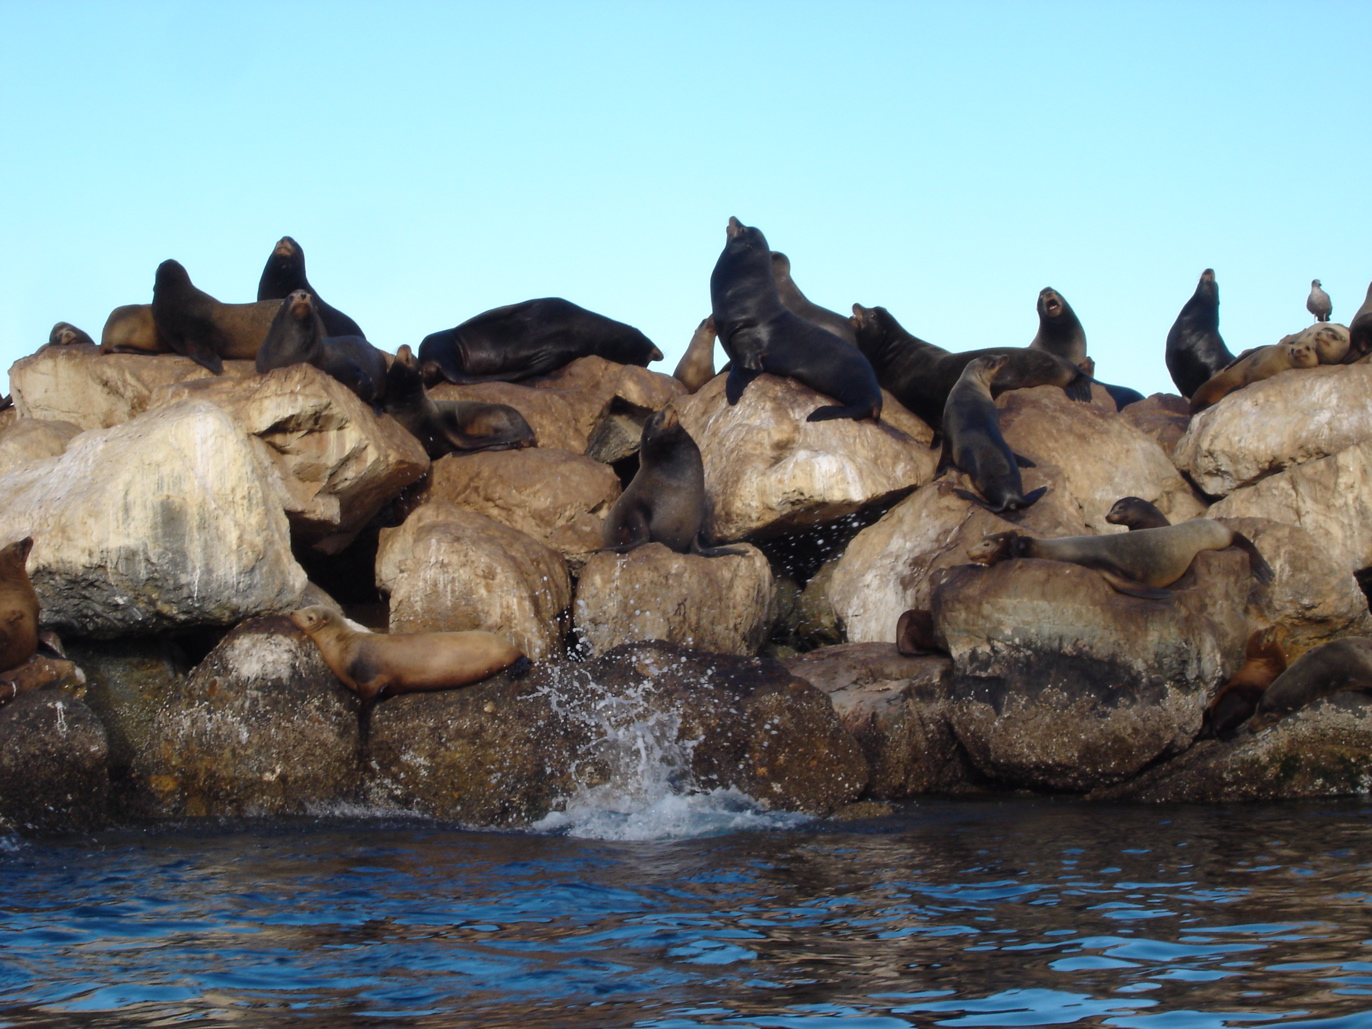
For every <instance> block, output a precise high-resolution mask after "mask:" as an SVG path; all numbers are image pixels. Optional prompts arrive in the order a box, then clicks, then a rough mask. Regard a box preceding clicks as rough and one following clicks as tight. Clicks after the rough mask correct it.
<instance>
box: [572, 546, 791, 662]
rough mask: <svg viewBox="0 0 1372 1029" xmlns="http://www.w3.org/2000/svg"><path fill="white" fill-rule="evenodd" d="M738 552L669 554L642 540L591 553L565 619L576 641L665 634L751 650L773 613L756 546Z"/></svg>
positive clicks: (766, 571)
mask: <svg viewBox="0 0 1372 1029" xmlns="http://www.w3.org/2000/svg"><path fill="white" fill-rule="evenodd" d="M731 549H735V550H739V551H741V552H742V553H741V554H739V555H725V556H720V557H701V556H700V555H698V554H677V553H674V552H673V551H671V550H669V549H668V548H667V547H665V546H663V545H662V544H661V543H649V544H647V545H645V546H641V547H638V548H637V549H635V550H633V551H630V552H629V553H627V554H610V553H599V554H593V555H591V557H590V559H589V560H588V561H587V562H586V565H585V567H583V568H582V570H581V577H580V579H579V580H578V582H577V588H576V603H575V605H574V608H573V623H574V626H575V629H576V633H577V635H578V636H579V637H580V640H581V643H582V646H584V647H585V648H586V649H587V650H588V652H589V653H592V654H603V653H605V652H606V651H608V650H609V649H610V648H612V647H616V646H618V645H619V644H621V643H632V642H635V641H638V640H665V641H667V642H669V643H677V644H680V645H682V646H687V647H693V648H695V649H696V650H705V651H712V652H717V653H721V654H756V653H757V651H758V648H759V647H761V646H762V643H763V641H764V640H765V639H766V638H767V630H768V629H769V628H770V627H771V624H772V616H773V597H772V569H771V566H770V565H769V564H768V563H767V558H766V557H764V556H763V554H762V552H761V551H760V550H758V549H757V548H756V547H753V546H750V545H748V544H746V543H742V544H734V545H733V546H732V548H731Z"/></svg>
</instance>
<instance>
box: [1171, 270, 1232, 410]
mask: <svg viewBox="0 0 1372 1029" xmlns="http://www.w3.org/2000/svg"><path fill="white" fill-rule="evenodd" d="M1164 356H1165V358H1166V361H1167V371H1168V373H1169V374H1170V375H1171V376H1172V381H1173V382H1174V383H1176V386H1177V389H1178V390H1179V391H1180V392H1181V395H1182V396H1184V397H1187V398H1188V399H1189V398H1190V397H1191V395H1192V394H1193V393H1195V392H1196V390H1198V389H1200V387H1201V386H1202V385H1203V384H1204V383H1205V380H1206V379H1208V378H1210V376H1212V375H1214V374H1215V373H1216V372H1219V371H1221V370H1223V369H1224V366H1225V365H1227V364H1229V363H1230V362H1232V361H1233V360H1234V355H1233V354H1231V353H1230V352H1229V348H1228V347H1226V346H1225V345H1224V340H1223V339H1222V338H1221V337H1220V288H1219V285H1218V284H1217V283H1216V282H1215V271H1214V269H1213V268H1207V269H1205V271H1203V272H1202V273H1201V277H1200V282H1198V283H1197V284H1196V292H1195V293H1194V294H1192V296H1191V299H1190V300H1188V301H1187V302H1186V303H1185V304H1184V305H1182V309H1181V313H1180V314H1178V315H1177V320H1176V321H1175V322H1173V323H1172V328H1171V329H1170V330H1168V333H1167V350H1166V354H1165V355H1164Z"/></svg>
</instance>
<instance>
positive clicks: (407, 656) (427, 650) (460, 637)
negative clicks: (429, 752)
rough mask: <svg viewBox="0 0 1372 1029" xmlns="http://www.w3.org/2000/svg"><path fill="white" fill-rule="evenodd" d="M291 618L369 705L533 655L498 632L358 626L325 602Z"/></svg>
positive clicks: (486, 673) (465, 680)
mask: <svg viewBox="0 0 1372 1029" xmlns="http://www.w3.org/2000/svg"><path fill="white" fill-rule="evenodd" d="M290 619H291V621H292V622H294V623H295V626H296V628H298V629H300V630H301V631H302V632H304V633H305V635H307V636H309V638H310V639H312V640H313V641H314V645H315V646H316V647H318V648H319V653H320V656H321V657H323V658H324V663H325V664H326V665H328V666H329V670H330V671H332V672H333V674H334V675H336V676H338V678H339V679H340V680H341V681H342V682H343V685H345V686H347V687H348V689H350V690H352V691H353V692H354V693H356V694H357V695H358V696H359V697H361V698H362V707H363V709H364V710H366V709H369V708H370V707H371V706H372V705H373V704H374V703H376V701H378V700H380V699H381V698H382V697H387V696H396V695H397V694H401V693H420V692H426V691H429V690H449V689H453V688H454V687H457V686H466V685H468V684H470V683H474V682H480V681H481V680H482V679H486V678H489V677H490V676H492V675H494V674H495V673H496V672H499V671H500V670H502V669H504V668H510V667H511V666H515V665H520V663H521V662H523V665H522V666H521V667H520V668H516V669H515V671H514V673H513V674H521V673H522V671H523V669H525V668H527V667H528V664H529V662H528V659H527V658H525V657H524V655H523V654H521V653H520V652H519V650H518V649H516V648H515V647H514V645H513V644H511V643H510V642H509V641H507V640H505V639H504V638H503V637H500V636H497V635H496V634H495V633H493V632H394V633H380V632H357V631H355V630H354V629H352V628H351V627H349V625H348V624H347V622H345V621H344V620H343V617H342V615H340V614H339V613H338V612H337V611H334V610H332V609H330V608H327V607H323V606H321V605H315V606H313V607H302V608H300V609H299V610H296V611H292V612H291V614H290Z"/></svg>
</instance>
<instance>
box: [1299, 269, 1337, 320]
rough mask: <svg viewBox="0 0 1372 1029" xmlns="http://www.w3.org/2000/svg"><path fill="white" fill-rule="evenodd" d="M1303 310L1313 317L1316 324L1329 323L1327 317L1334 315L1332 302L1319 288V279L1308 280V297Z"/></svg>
mask: <svg viewBox="0 0 1372 1029" xmlns="http://www.w3.org/2000/svg"><path fill="white" fill-rule="evenodd" d="M1305 309H1306V310H1307V311H1309V312H1310V313H1311V314H1313V315H1314V316H1315V321H1317V322H1327V321H1329V316H1330V315H1331V314H1333V313H1334V302H1333V301H1332V300H1330V299H1329V294H1328V293H1326V292H1325V291H1324V290H1322V289H1321V288H1320V280H1319V279H1311V280H1310V296H1308V297H1307V298H1306V300H1305Z"/></svg>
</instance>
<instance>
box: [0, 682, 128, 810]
mask: <svg viewBox="0 0 1372 1029" xmlns="http://www.w3.org/2000/svg"><path fill="white" fill-rule="evenodd" d="M107 753H108V749H107V744H106V740H105V730H104V728H103V727H102V726H101V725H100V720H99V719H98V718H96V717H95V715H94V714H93V713H92V712H91V710H90V708H88V707H86V705H85V704H83V703H82V702H81V701H79V700H77V699H76V698H74V697H71V696H68V695H67V694H65V693H63V692H61V691H59V690H39V691H37V692H34V693H24V694H21V695H20V696H18V697H16V698H15V699H14V700H13V701H12V702H11V703H9V704H6V705H5V706H4V707H3V708H0V820H3V822H4V823H6V824H7V825H9V826H11V827H13V828H14V829H17V830H20V831H23V832H86V831H90V830H92V829H99V828H103V827H104V826H105V825H106V824H108V822H109V795H110V784H109V774H108V772H107V771H106V756H107Z"/></svg>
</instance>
